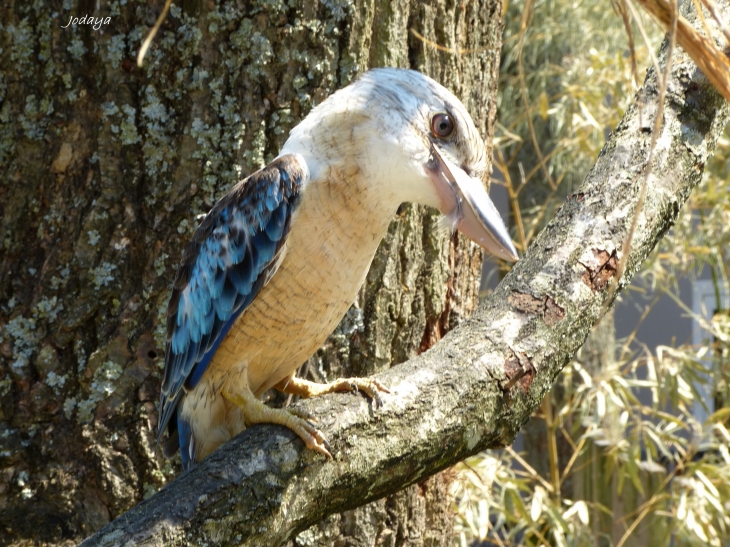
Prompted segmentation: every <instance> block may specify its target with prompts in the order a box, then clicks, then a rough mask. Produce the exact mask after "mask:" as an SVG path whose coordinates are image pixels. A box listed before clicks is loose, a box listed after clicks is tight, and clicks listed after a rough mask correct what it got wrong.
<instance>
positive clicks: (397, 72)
mask: <svg viewBox="0 0 730 547" xmlns="http://www.w3.org/2000/svg"><path fill="white" fill-rule="evenodd" d="M291 152H295V153H300V154H303V155H304V156H305V161H306V162H307V164H308V166H309V169H310V176H311V177H312V178H313V179H316V178H317V177H319V176H327V175H326V173H324V172H323V171H326V170H328V169H330V168H331V166H332V165H334V164H340V166H341V167H342V166H344V167H345V171H346V172H347V170H348V169H349V170H350V171H351V172H352V171H354V170H357V172H360V173H361V174H363V175H364V178H365V179H366V180H368V181H370V184H372V185H373V187H376V188H377V192H378V196H379V199H380V200H382V202H383V203H385V204H387V205H388V206H391V207H392V206H393V205H394V206H396V207H397V206H398V205H400V203H403V202H406V201H410V202H416V203H421V204H424V205H430V206H433V207H436V208H438V209H439V210H440V211H441V212H442V213H443V214H444V215H446V217H447V219H448V220H449V222H450V224H451V226H452V227H454V228H457V229H458V230H459V231H461V232H462V233H464V234H465V235H466V236H467V237H469V238H470V239H471V240H473V241H474V242H476V243H477V244H479V245H480V246H482V247H483V248H484V249H486V250H487V251H489V252H491V253H492V254H494V255H496V256H498V257H499V258H502V259H504V260H508V261H511V262H514V261H516V260H517V258H518V257H517V251H516V250H515V247H514V245H513V244H512V240H511V239H510V236H509V233H508V231H507V228H506V227H505V225H504V223H503V222H502V219H501V217H500V216H499V213H498V212H497V209H496V207H495V206H494V204H493V203H492V200H491V199H490V198H489V195H488V194H487V191H486V189H485V185H484V182H485V180H488V176H487V175H488V173H487V157H486V149H485V146H484V142H483V141H482V139H481V137H480V136H479V132H478V131H477V129H476V127H475V126H474V122H473V120H472V119H471V116H469V113H468V112H467V111H466V109H465V108H464V105H463V104H462V103H461V101H459V99H457V98H456V97H455V96H454V95H453V94H452V93H451V92H450V91H448V90H447V89H446V88H444V87H443V86H441V85H439V84H438V83H436V82H435V81H434V80H432V79H431V78H429V77H427V76H424V75H423V74H421V73H419V72H415V71H412V70H403V69H395V68H381V69H374V70H371V71H369V72H366V73H365V74H363V75H362V76H361V77H360V78H359V79H358V80H357V81H355V82H354V83H353V84H351V85H349V86H348V87H346V88H344V89H342V90H340V91H338V92H337V93H335V94H333V95H332V96H330V97H329V98H328V99H327V100H326V101H324V102H323V103H322V104H320V105H319V106H317V107H316V108H315V109H314V110H313V111H312V112H311V113H310V114H309V115H308V116H307V118H306V119H305V120H304V121H303V122H302V123H301V124H300V125H298V126H297V127H296V128H295V129H294V130H293V131H292V133H291V136H290V138H289V140H288V141H287V143H286V145H285V146H284V150H282V154H284V153H291Z"/></svg>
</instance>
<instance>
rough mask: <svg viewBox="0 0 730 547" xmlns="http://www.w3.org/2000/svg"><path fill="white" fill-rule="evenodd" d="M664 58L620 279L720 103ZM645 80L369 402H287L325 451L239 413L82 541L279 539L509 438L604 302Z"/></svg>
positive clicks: (666, 218) (695, 173)
mask: <svg viewBox="0 0 730 547" xmlns="http://www.w3.org/2000/svg"><path fill="white" fill-rule="evenodd" d="M692 19H693V20H694V18H692ZM695 24H696V22H695ZM672 66H673V69H672V76H671V81H670V83H669V86H668V90H669V93H668V98H667V104H666V106H665V110H664V124H663V126H662V129H661V135H659V136H658V139H657V147H656V150H655V152H654V160H653V161H654V163H653V165H652V170H651V173H652V174H651V176H650V177H649V180H648V187H647V194H646V200H645V203H644V207H643V210H642V211H641V213H640V217H639V222H638V227H637V230H636V233H635V235H634V240H633V242H632V245H631V251H630V254H629V256H628V257H627V259H628V260H627V268H626V273H625V275H624V277H623V278H622V279H621V280H619V281H618V283H619V288H622V287H624V286H625V285H626V284H627V283H628V282H629V281H630V279H631V276H632V274H633V273H634V272H635V271H636V270H637V269H638V267H639V265H640V264H641V262H642V260H644V259H645V258H646V256H647V255H648V253H649V252H651V250H652V249H653V248H654V246H655V245H656V243H657V241H658V240H659V239H660V238H661V237H662V235H663V234H664V233H665V232H666V231H667V230H668V229H669V228H670V227H671V225H672V223H673V222H674V220H675V219H676V217H677V214H678V212H679V209H680V207H681V205H682V204H683V203H684V201H685V200H686V198H687V196H688V195H689V193H690V191H691V190H692V188H693V187H694V186H695V185H696V184H697V183H698V182H699V180H700V178H701V175H702V170H703V168H704V165H705V163H706V161H707V159H708V157H709V155H710V154H711V153H712V150H713V149H714V146H715V143H716V141H717V138H718V136H719V135H720V132H721V131H722V129H723V128H724V126H725V124H726V122H727V120H728V118H729V117H730V116H729V115H730V111H729V110H728V105H727V104H726V103H725V101H724V100H722V98H721V97H720V96H719V95H718V94H717V93H716V92H715V90H714V89H713V88H712V87H711V86H710V85H709V83H708V82H707V80H706V78H705V77H704V76H703V75H702V74H701V73H700V72H699V71H698V70H697V68H696V67H695V65H694V64H693V63H692V62H691V61H690V60H689V58H688V57H687V56H686V55H685V54H684V53H683V52H681V51H678V52H677V53H676V54H675V57H674V59H673V64H672ZM657 95H658V91H657V84H656V75H655V74H654V72H653V71H650V72H649V75H648V76H647V80H646V82H645V84H644V87H643V88H642V89H641V91H640V92H639V93H638V95H637V98H636V101H635V102H634V104H633V105H631V107H630V108H629V109H628V110H627V112H626V115H625V116H624V118H623V120H622V121H621V123H620V124H619V126H618V127H617V128H616V130H615V132H614V133H613V135H612V136H611V139H610V140H609V142H608V143H607V145H606V146H605V147H604V149H603V151H602V152H601V154H600V156H599V158H598V160H597V162H596V165H595V166H594V168H593V169H592V170H591V172H590V173H589V175H588V176H587V178H586V180H585V182H584V184H583V186H582V188H581V190H580V194H581V195H582V199H571V200H568V201H567V202H566V203H565V205H564V206H563V207H562V208H561V209H560V211H559V212H558V214H557V216H556V217H555V218H554V219H553V220H552V221H551V222H550V223H549V225H548V226H547V227H546V228H545V230H544V231H543V232H542V233H541V234H540V235H539V236H538V238H537V240H536V241H535V243H534V244H533V245H532V246H531V248H530V249H529V251H528V252H527V254H526V256H525V258H524V259H523V260H521V261H520V262H519V263H518V264H517V265H516V266H515V267H514V269H513V270H512V271H511V272H510V274H509V275H508V276H507V277H506V278H505V279H504V281H503V282H502V283H501V285H500V286H499V287H498V288H497V290H496V291H495V293H494V294H493V296H492V297H491V298H489V299H488V300H487V301H486V302H485V303H484V304H483V305H481V306H480V307H479V308H478V309H477V311H476V312H475V313H474V315H473V316H472V317H470V318H469V319H468V320H467V321H466V322H464V323H463V324H462V325H461V326H460V327H459V328H457V329H456V330H454V331H452V332H451V333H449V334H448V335H447V336H446V337H445V338H444V339H443V341H442V342H441V343H439V344H437V345H436V346H435V347H433V348H432V349H431V350H430V351H428V352H426V353H424V354H422V355H420V356H418V357H416V358H413V359H411V360H410V361H408V362H407V363H405V364H403V365H401V366H398V367H394V368H391V369H389V370H387V371H385V372H384V373H382V374H379V375H378V378H379V379H380V380H381V381H382V382H383V383H384V384H386V385H388V386H390V389H391V392H392V393H391V394H390V395H387V396H385V397H384V401H385V405H384V407H383V408H379V409H373V408H372V406H371V405H370V403H369V402H368V401H367V400H366V399H364V398H362V397H358V396H351V395H350V396H348V395H335V396H332V397H326V398H322V399H319V400H312V401H305V402H301V403H299V405H300V406H301V407H303V408H306V409H307V410H308V411H309V412H311V413H312V414H314V415H315V416H317V417H318V418H319V420H320V425H321V426H322V429H323V430H324V432H325V434H326V435H327V436H328V437H329V439H330V441H331V443H332V446H333V455H334V460H332V461H328V460H325V459H324V458H322V457H320V456H319V455H316V454H313V453H311V452H308V451H306V450H304V449H303V446H302V443H301V441H300V440H298V439H295V438H294V435H293V434H292V433H290V432H288V431H285V430H283V429H282V428H278V427H273V426H262V427H255V428H252V429H250V430H248V431H246V432H245V433H244V434H243V435H241V436H239V437H238V438H236V439H234V440H233V441H232V442H230V443H228V444H226V445H225V446H223V447H222V449H221V450H219V451H217V452H216V453H215V454H213V455H212V456H211V457H210V458H209V459H207V460H205V461H204V462H203V463H202V464H200V465H198V466H197V467H196V468H194V469H193V470H192V471H190V472H189V473H187V474H185V475H183V476H181V477H180V478H178V479H177V480H175V481H174V482H172V483H171V484H169V485H168V486H167V487H165V488H164V489H163V490H162V491H160V492H159V493H158V494H156V495H155V496H153V497H152V498H151V499H148V500H146V501H145V502H143V503H142V504H140V505H139V506H137V507H135V508H134V509H132V510H131V511H129V512H128V513H126V514H125V515H123V516H122V517H121V518H119V519H117V520H116V521H115V522H113V523H112V524H110V525H109V526H107V527H105V528H104V529H103V530H101V531H100V532H99V533H98V534H96V535H95V536H94V537H93V538H91V539H90V540H89V541H88V543H86V544H85V545H103V546H116V545H125V544H126V543H127V542H132V543H144V544H145V545H169V544H202V543H203V542H205V543H207V544H208V545H234V544H235V545H239V544H240V545H278V544H281V543H283V542H285V541H287V539H289V538H290V537H292V535H294V534H296V533H297V532H299V531H301V530H304V529H306V528H307V527H309V526H311V525H312V524H313V523H314V522H317V521H318V520H320V519H322V518H324V517H325V516H326V515H328V514H331V513H333V512H338V511H342V510H344V509H349V508H353V507H356V506H358V505H361V504H363V503H365V502H368V501H371V500H375V499H378V498H380V497H383V496H385V495H388V494H391V493H393V492H395V491H397V490H399V489H400V488H403V487H404V486H407V485H409V484H414V483H416V482H418V481H421V480H423V479H424V478H425V477H427V476H430V475H431V474H433V473H436V472H438V471H440V470H442V469H445V468H446V467H448V466H450V465H452V464H454V463H456V462H457V461H460V460H462V459H463V458H465V457H467V456H469V455H472V454H475V453H477V452H479V451H480V450H483V449H485V448H490V447H500V446H504V445H505V444H508V443H510V442H511V440H512V439H513V438H514V436H515V434H516V433H517V431H518V430H519V428H520V426H521V425H522V424H523V423H524V422H525V421H526V420H527V419H529V416H530V413H531V412H532V411H533V410H534V409H535V408H536V406H537V405H538V404H539V402H540V400H541V399H542V397H543V396H544V395H545V393H547V391H548V390H549V389H550V387H551V385H552V383H553V382H554V380H555V378H556V377H557V375H558V374H559V372H560V370H561V369H562V367H563V366H564V365H565V364H566V363H567V362H568V361H569V359H570V358H571V356H572V355H573V354H574V353H575V352H576V351H577V350H578V348H579V347H580V346H581V345H582V344H583V342H584V341H585V339H586V337H587V335H588V333H589V331H590V330H591V328H592V326H593V325H594V324H595V323H596V320H597V319H598V315H599V313H601V311H602V309H603V307H604V304H605V303H606V299H607V298H608V294H609V293H608V290H607V288H606V283H605V281H606V280H607V277H610V276H611V275H612V274H611V257H616V258H617V259H619V260H620V259H621V257H622V253H624V252H625V242H626V236H627V234H628V232H629V229H630V226H631V223H632V218H633V214H634V210H635V207H636V203H637V199H638V196H639V193H640V189H641V185H642V183H643V181H644V174H645V173H646V170H647V167H648V166H647V158H648V155H649V145H650V142H651V131H652V129H651V128H652V126H653V120H652V119H651V118H652V116H653V115H655V113H656V111H657V110H656V101H657ZM607 266H608V267H607ZM587 268H588V270H589V271H590V272H591V273H590V274H589V276H590V283H587V282H586V279H585V278H586V271H587ZM602 272H605V273H602ZM596 279H599V280H600V281H599V282H598V283H596V282H595V281H596ZM524 295H529V298H528V299H527V300H528V302H532V301H534V300H537V301H539V302H547V301H548V300H549V301H551V302H552V303H554V305H555V306H557V307H559V308H560V309H561V310H563V311H562V312H561V313H564V317H562V319H560V320H559V321H556V322H555V321H552V320H550V321H548V320H546V317H545V314H544V313H537V311H539V310H538V309H537V308H530V309H529V310H528V311H527V312H525V310H523V309H519V308H516V307H515V306H514V304H513V302H515V301H518V302H520V301H522V300H524ZM609 304H610V303H609ZM548 322H550V323H551V324H550V325H549V324H548ZM519 371H521V373H520V372H519ZM528 371H534V372H528ZM518 376H519V378H518V379H517V381H515V378H516V377H518ZM524 378H529V381H525V382H523V383H522V384H520V383H519V382H520V380H522V379H524Z"/></svg>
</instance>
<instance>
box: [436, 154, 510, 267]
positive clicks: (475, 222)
mask: <svg viewBox="0 0 730 547" xmlns="http://www.w3.org/2000/svg"><path fill="white" fill-rule="evenodd" d="M426 171H427V172H428V174H429V176H430V177H431V180H432V182H433V184H434V186H435V187H436V192H437V193H438V195H439V198H440V201H441V204H442V207H440V209H441V212H442V213H444V214H445V215H447V216H449V217H452V218H453V217H455V219H454V220H455V221H456V227H457V228H458V229H459V231H460V232H461V233H463V234H464V235H465V236H467V237H468V238H469V239H471V240H472V241H474V242H475V243H477V244H478V245H480V246H481V247H483V248H484V249H486V250H487V251H489V252H490V253H492V254H493V255H495V256H497V257H499V258H501V259H502V260H507V261H509V262H516V261H517V260H518V258H519V257H518V256H517V250H516V249H515V246H514V245H513V243H512V240H511V239H510V236H509V232H508V231H507V227H506V226H505V225H504V222H503V221H502V218H501V217H500V216H499V212H497V208H496V207H495V206H494V203H492V200H491V199H489V194H487V191H486V189H485V188H484V185H483V184H482V181H481V180H479V179H477V178H474V177H470V176H469V175H467V174H466V173H465V172H464V170H463V169H461V168H460V167H457V166H455V165H454V164H453V163H451V162H450V161H448V160H446V159H444V158H443V157H442V156H441V154H439V152H438V151H437V150H436V147H435V146H433V145H431V157H430V158H429V161H428V164H427V165H426Z"/></svg>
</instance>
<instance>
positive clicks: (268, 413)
mask: <svg viewBox="0 0 730 547" xmlns="http://www.w3.org/2000/svg"><path fill="white" fill-rule="evenodd" d="M223 397H225V398H226V399H227V400H228V401H230V402H232V403H233V404H234V405H236V406H237V407H238V408H240V409H241V411H242V412H243V416H244V419H245V421H246V426H251V425H253V424H278V425H283V426H284V427H288V428H289V429H291V430H292V431H293V432H294V433H296V434H297V435H299V437H300V438H301V439H302V440H303V441H304V444H305V445H307V448H310V449H312V450H316V451H317V452H319V453H320V454H324V455H325V456H327V457H328V458H329V459H332V454H330V450H331V447H330V444H329V443H328V442H327V439H326V438H325V436H324V435H323V434H322V432H321V431H320V430H319V429H317V428H316V427H315V426H314V424H313V423H312V421H316V418H315V417H314V416H312V415H311V414H310V413H309V412H307V411H305V410H301V409H298V408H287V409H284V408H271V407H268V406H266V405H265V404H264V403H262V402H261V401H259V400H258V399H257V398H256V397H255V396H254V394H253V393H251V392H250V391H248V390H246V391H242V392H236V393H229V392H227V391H224V392H223Z"/></svg>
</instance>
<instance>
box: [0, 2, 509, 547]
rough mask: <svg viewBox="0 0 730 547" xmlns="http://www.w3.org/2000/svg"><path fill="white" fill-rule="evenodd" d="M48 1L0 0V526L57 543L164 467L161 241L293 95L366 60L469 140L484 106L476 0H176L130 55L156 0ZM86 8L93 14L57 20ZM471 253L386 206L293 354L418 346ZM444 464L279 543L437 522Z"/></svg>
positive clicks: (486, 50) (429, 338)
mask: <svg viewBox="0 0 730 547" xmlns="http://www.w3.org/2000/svg"><path fill="white" fill-rule="evenodd" d="M49 4H50V5H43V4H42V3H41V2H36V3H25V2H18V3H11V4H8V5H6V6H3V7H2V8H0V10H1V12H0V13H2V18H1V19H0V20H1V21H2V27H0V28H2V33H1V34H0V48H2V51H3V55H2V56H0V121H1V122H2V124H1V125H0V172H1V173H2V174H3V175H2V179H0V180H1V181H2V182H1V183H0V215H1V217H2V224H1V225H0V242H1V243H2V262H1V263H0V356H1V358H2V361H1V362H0V395H2V403H1V404H0V544H2V545H10V544H21V543H25V542H34V541H40V542H46V543H51V544H69V543H71V542H75V541H77V540H79V539H80V538H82V537H84V536H87V535H89V534H90V533H91V532H93V531H94V530H96V529H98V528H99V527H101V526H102V525H103V524H105V523H107V522H108V521H110V520H111V519H113V518H115V517H116V516H118V515H119V514H121V513H122V512H124V511H125V510H127V509H129V508H130V507H131V506H133V505H135V504H137V503H138V502H139V501H140V500H142V499H143V498H146V497H149V496H150V495H151V494H152V493H154V492H155V491H157V490H158V489H159V488H160V487H161V486H162V485H163V484H165V483H166V482H167V481H169V480H170V479H172V478H173V477H174V476H175V475H176V474H177V473H178V472H179V466H178V464H177V463H169V462H164V461H162V459H161V458H160V457H156V456H155V454H154V452H153V450H154V441H155V437H156V433H157V431H156V424H157V406H156V403H157V399H158V396H159V383H160V376H161V371H162V366H163V362H164V359H163V351H164V346H165V332H164V327H165V322H164V314H165V311H166V308H167V299H168V297H169V289H170V285H171V282H172V279H173V276H174V272H175V269H176V267H177V264H178V262H179V258H180V256H181V254H182V249H183V248H184V245H185V243H186V241H187V240H188V239H189V237H190V236H191V234H192V233H193V231H194V229H195V227H196V225H197V220H196V218H197V216H198V215H200V214H202V213H205V212H206V211H208V209H210V207H211V206H212V205H213V204H214V203H215V201H216V200H217V199H218V198H219V197H221V196H222V195H223V193H224V192H225V191H226V190H227V189H228V188H230V187H231V186H232V185H233V184H234V183H236V182H237V181H238V180H240V178H241V177H243V176H245V175H247V174H248V173H250V172H252V171H254V170H255V169H257V168H259V167H261V166H262V165H263V164H264V163H265V162H267V161H269V160H271V159H272V158H273V157H274V156H275V155H276V154H277V153H278V151H279V149H280V147H281V146H282V144H283V143H284V141H285V140H286V138H287V135H288V133H289V130H290V129H291V128H292V127H294V126H295V125H296V124H297V123H298V121H299V120H301V119H302V118H303V117H304V116H305V115H306V113H307V112H308V111H309V110H310V109H311V107H312V106H313V105H315V104H317V103H319V102H321V101H322V100H323V99H324V98H325V97H326V96H328V95H329V94H330V93H332V92H333V91H334V90H335V89H337V88H339V87H341V86H343V85H345V84H347V83H348V82H349V81H351V80H352V79H353V78H354V77H356V76H357V74H358V73H360V72H362V71H363V70H365V69H367V68H368V67H373V66H401V67H411V68H415V69H418V70H421V71H423V72H425V73H426V74H429V75H431V76H433V77H434V78H436V79H437V80H439V81H440V82H442V83H443V84H444V85H445V86H447V87H449V88H451V89H452V90H453V91H454V92H455V93H456V94H457V95H459V96H461V97H462V99H463V100H464V102H465V104H466V106H467V108H468V110H469V111H470V112H471V114H472V116H473V117H474V119H475V122H476V124H477V127H478V128H479V129H480V130H481V133H482V135H483V136H484V137H485V140H486V142H487V143H488V146H489V143H491V136H492V120H493V117H494V111H495V102H494V93H495V85H494V84H495V83H496V74H497V68H498V66H497V65H498V52H499V48H500V38H501V26H500V25H501V23H500V21H499V15H500V8H501V5H500V2H499V1H496V0H495V1H490V0H472V1H467V2H460V3H456V4H452V3H451V2H447V1H446V0H439V1H429V2H420V3H418V2H408V1H405V0H401V1H372V2H368V1H367V0H362V1H356V2H355V3H354V4H348V3H345V2H321V3H320V2H311V3H310V2H302V3H301V6H299V7H289V5H288V4H287V3H283V2H282V3H277V2H253V3H249V2H245V3H244V2H228V3H225V4H222V5H215V4H214V3H212V2H210V3H209V2H200V1H192V0H186V1H185V2H182V3H181V6H182V7H178V6H176V5H173V7H172V9H171V11H170V13H169V14H168V16H167V18H166V20H165V22H164V23H163V25H162V27H161V29H160V31H159V33H158V34H157V36H156V38H155V40H154V41H153V43H152V46H151V48H150V50H149V52H148V53H147V57H146V59H145V64H144V67H143V68H141V69H140V68H137V66H136V64H135V58H136V54H137V51H138V48H139V45H140V42H141V40H142V39H143V38H144V36H145V35H146V34H147V32H148V30H149V28H151V26H152V25H153V24H154V22H155V20H156V18H157V16H158V14H159V10H160V9H161V8H162V4H163V2H161V1H160V2H157V3H156V5H155V6H154V8H153V7H149V6H147V5H146V4H145V3H141V4H137V3H133V2H127V3H122V2H119V3H117V2H112V3H109V4H107V3H102V4H100V5H98V6H99V10H100V11H96V12H94V11H93V10H94V9H95V6H97V4H94V3H92V2H86V1H84V2H79V3H78V4H75V5H73V6H70V8H69V6H68V4H69V3H61V2H60V1H57V2H53V3H49ZM84 15H89V16H92V15H93V16H94V17H96V18H97V20H98V21H100V22H99V23H98V24H94V25H89V24H79V25H76V26H74V25H69V26H68V27H66V28H63V27H64V26H66V24H67V23H68V22H69V18H71V17H79V18H81V17H83V16H84ZM106 17H109V18H110V19H109V20H106V19H104V18H106ZM105 21H106V22H105ZM411 30H414V31H416V32H417V33H418V34H420V35H422V36H425V37H426V38H427V39H428V40H430V41H431V42H426V41H424V40H422V39H420V38H418V35H417V34H415V33H411ZM432 43H436V44H439V45H442V46H446V47H448V48H455V49H463V50H468V52H467V53H463V54H460V55H458V54H455V53H452V52H446V51H442V50H439V49H437V48H435V47H433V45H432ZM480 264H481V254H480V252H479V251H478V250H477V249H476V248H475V247H474V246H473V245H471V244H469V243H467V242H465V241H464V240H463V239H459V238H452V239H449V238H448V237H447V236H445V235H442V234H440V233H439V230H438V229H437V226H436V217H435V216H434V214H433V212H431V211H426V210H423V209H421V208H418V207H414V206H404V207H402V209H401V211H400V214H399V215H398V219H397V221H396V222H394V223H393V225H392V226H391V229H390V231H389V233H388V236H387V237H386V239H385V240H384V241H383V244H382V245H381V248H380V250H379V251H378V253H377V255H376V258H375V261H374V263H373V267H372V268H371V271H370V274H369V275H368V279H367V284H366V286H365V287H364V288H363V290H362V291H361V293H360V295H359V297H358V302H357V303H356V305H355V306H354V307H353V308H352V309H351V310H350V312H349V313H348V315H347V317H346V318H345V320H344V321H343V324H342V325H341V326H340V327H339V328H338V330H337V332H336V333H335V334H334V335H333V336H332V337H330V339H329V340H328V342H327V344H326V345H325V347H324V348H323V349H322V350H320V351H319V352H318V353H317V355H316V356H314V357H313V358H312V359H311V360H310V361H309V362H308V363H307V365H306V372H307V373H308V374H309V376H310V377H313V378H316V379H324V378H325V377H326V378H332V377H334V376H339V375H367V374H371V373H373V372H377V371H382V370H384V369H386V368H388V367H390V366H392V365H393V364H396V363H398V362H400V361H403V360H405V359H408V358H409V357H411V356H413V355H414V354H416V353H418V352H420V351H422V350H424V349H426V348H428V347H429V346H431V345H432V344H433V343H434V342H435V341H437V340H438V339H439V338H440V337H441V336H442V335H443V334H444V332H445V331H447V330H448V329H450V328H451V327H452V326H454V325H456V324H457V323H459V322H460V320H461V319H462V318H463V317H465V316H466V315H468V314H469V313H470V311H471V309H472V308H473V307H474V306H475V304H476V298H477V282H478V280H477V275H478V272H479V269H480ZM447 482H448V481H447V480H446V479H444V478H443V477H442V476H441V477H436V478H433V479H429V480H428V481H426V482H424V483H422V484H420V485H414V486H411V487H409V488H408V489H406V490H405V491H403V492H400V493H398V494H396V495H394V496H391V497H390V498H388V499H385V500H381V501H378V502H375V503H373V504H372V505H370V506H368V507H366V508H362V509H357V510H353V511H349V512H347V513H343V514H342V515H336V516H334V517H329V518H328V519H327V520H326V521H324V522H323V523H322V524H320V525H318V526H315V527H313V528H312V529H310V530H307V531H305V532H304V533H303V534H302V535H301V536H299V538H298V539H295V540H294V544H295V545H304V544H306V545H375V544H378V545H405V544H408V545H442V544H444V543H446V542H447V541H448V539H447V538H448V535H449V531H450V527H451V518H450V514H449V511H450V510H449V507H448V496H447V495H446V490H447Z"/></svg>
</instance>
